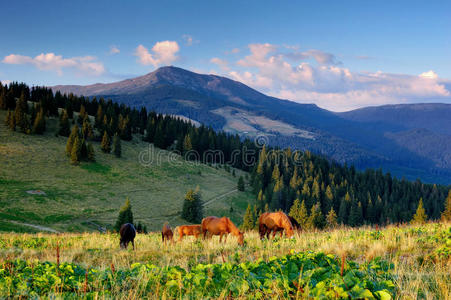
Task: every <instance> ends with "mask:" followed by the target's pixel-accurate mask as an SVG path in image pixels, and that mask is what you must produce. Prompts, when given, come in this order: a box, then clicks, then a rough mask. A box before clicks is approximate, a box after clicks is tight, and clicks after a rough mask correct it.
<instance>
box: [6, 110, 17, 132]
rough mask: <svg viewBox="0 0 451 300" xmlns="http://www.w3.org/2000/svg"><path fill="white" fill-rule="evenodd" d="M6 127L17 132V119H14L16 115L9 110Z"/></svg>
mask: <svg viewBox="0 0 451 300" xmlns="http://www.w3.org/2000/svg"><path fill="white" fill-rule="evenodd" d="M5 123H6V125H7V126H8V127H9V129H11V130H12V131H16V119H15V117H14V114H13V112H12V111H10V110H8V114H7V115H6V121H5Z"/></svg>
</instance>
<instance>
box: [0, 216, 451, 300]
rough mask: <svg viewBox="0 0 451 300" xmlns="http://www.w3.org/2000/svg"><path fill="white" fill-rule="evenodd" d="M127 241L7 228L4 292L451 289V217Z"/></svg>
mask: <svg viewBox="0 0 451 300" xmlns="http://www.w3.org/2000/svg"><path fill="white" fill-rule="evenodd" d="M118 243H119V239H118V236H117V235H116V234H95V233H85V234H70V233H66V234H60V235H55V234H12V233H9V234H1V235H0V260H1V261H0V274H1V275H2V276H0V291H1V293H2V294H3V295H9V296H12V295H33V294H45V295H50V294H52V295H66V296H68V295H73V296H77V295H78V296H80V295H84V294H85V293H87V294H92V295H94V294H104V293H105V294H108V295H110V296H114V297H126V296H128V297H142V296H149V297H151V296H153V297H155V298H160V297H168V298H172V297H177V298H181V297H182V296H183V295H184V296H185V297H187V298H190V297H192V298H199V297H213V298H226V297H228V296H232V297H243V298H268V297H280V298H290V297H294V298H296V297H298V298H305V297H307V296H310V297H320V296H326V297H328V298H347V297H352V298H358V297H367V298H372V297H375V298H377V299H388V298H389V295H392V296H393V297H394V298H402V299H406V298H407V299H449V298H450V297H451V288H450V287H451V279H450V278H449V276H448V275H449V272H450V271H451V225H450V224H449V223H435V224H426V225H423V226H403V227H396V226H389V227H386V228H383V229H381V230H378V229H374V228H365V227H364V228H358V229H349V228H341V229H335V230H332V231H322V232H302V233H299V234H297V235H296V238H295V239H284V238H282V239H280V238H276V239H275V240H271V241H267V240H263V241H260V239H259V237H258V234H257V232H254V231H252V232H247V233H246V235H245V245H244V246H243V247H239V246H238V245H237V243H236V240H235V239H234V238H233V237H229V239H228V241H227V243H225V244H219V243H218V239H217V237H214V238H213V239H211V240H206V241H203V240H197V241H196V240H194V239H192V238H187V239H185V240H183V241H182V242H180V243H175V244H168V245H162V243H161V236H160V234H159V233H151V234H146V235H144V234H140V235H138V236H137V239H136V246H137V249H136V251H133V250H131V249H129V250H127V251H121V250H119V245H118ZM58 252H59V254H57V253H58ZM342 262H343V265H342ZM342 268H343V270H341V269H342Z"/></svg>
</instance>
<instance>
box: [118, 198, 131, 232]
mask: <svg viewBox="0 0 451 300" xmlns="http://www.w3.org/2000/svg"><path fill="white" fill-rule="evenodd" d="M127 223H130V224H133V212H132V205H131V204H130V200H129V199H128V198H126V199H125V203H124V205H123V206H122V207H121V209H120V210H119V215H118V217H117V220H116V224H115V225H114V230H115V231H119V230H120V229H121V226H122V225H123V224H127Z"/></svg>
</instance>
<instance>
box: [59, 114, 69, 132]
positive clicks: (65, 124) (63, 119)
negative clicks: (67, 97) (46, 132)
mask: <svg viewBox="0 0 451 300" xmlns="http://www.w3.org/2000/svg"><path fill="white" fill-rule="evenodd" d="M58 134H59V135H61V136H69V134H70V124H69V115H68V114H67V111H66V110H65V109H63V110H62V111H61V115H60V120H59V129H58Z"/></svg>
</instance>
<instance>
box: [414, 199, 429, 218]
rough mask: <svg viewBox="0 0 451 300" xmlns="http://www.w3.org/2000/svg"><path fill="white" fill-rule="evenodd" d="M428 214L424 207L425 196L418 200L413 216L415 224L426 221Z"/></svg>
mask: <svg viewBox="0 0 451 300" xmlns="http://www.w3.org/2000/svg"><path fill="white" fill-rule="evenodd" d="M427 218H428V216H427V215H426V211H425V210H424V207H423V198H420V202H418V208H417V211H416V212H415V214H414V215H413V218H412V221H411V222H412V223H413V224H423V223H425V222H426V220H427Z"/></svg>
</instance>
